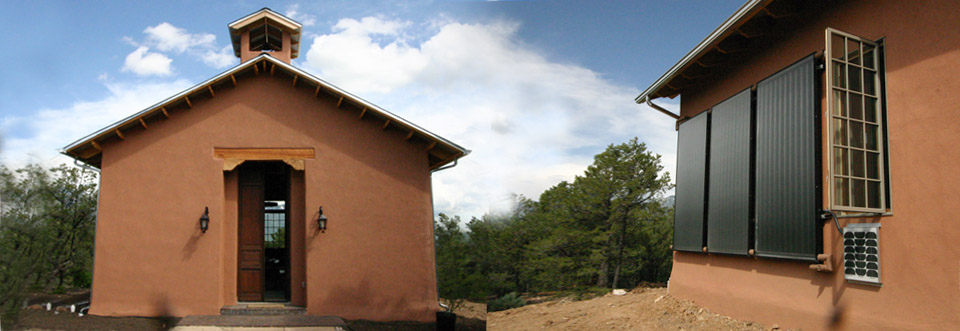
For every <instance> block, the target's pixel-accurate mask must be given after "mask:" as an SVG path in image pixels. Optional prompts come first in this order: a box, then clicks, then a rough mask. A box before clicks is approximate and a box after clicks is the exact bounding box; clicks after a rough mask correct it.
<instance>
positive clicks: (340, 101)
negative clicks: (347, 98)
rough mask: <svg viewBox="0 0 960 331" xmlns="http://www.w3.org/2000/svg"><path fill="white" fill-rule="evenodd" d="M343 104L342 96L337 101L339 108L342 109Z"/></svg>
mask: <svg viewBox="0 0 960 331" xmlns="http://www.w3.org/2000/svg"><path fill="white" fill-rule="evenodd" d="M341 104H343V96H342V95H341V96H340V100H337V108H340V105H341Z"/></svg>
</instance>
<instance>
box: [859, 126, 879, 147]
mask: <svg viewBox="0 0 960 331" xmlns="http://www.w3.org/2000/svg"><path fill="white" fill-rule="evenodd" d="M878 128H879V127H878V126H876V125H873V124H867V125H866V126H865V131H864V132H863V135H864V136H865V138H866V140H867V145H866V148H867V149H869V150H871V151H879V150H880V149H879V148H878V147H879V146H877V132H878V130H877V129H878Z"/></svg>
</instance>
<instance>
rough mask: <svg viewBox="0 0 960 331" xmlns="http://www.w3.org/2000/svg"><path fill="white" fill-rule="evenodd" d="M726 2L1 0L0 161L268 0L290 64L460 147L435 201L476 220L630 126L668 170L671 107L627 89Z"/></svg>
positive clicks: (197, 57) (169, 74)
mask: <svg viewBox="0 0 960 331" xmlns="http://www.w3.org/2000/svg"><path fill="white" fill-rule="evenodd" d="M741 4H742V2H741V1H649V2H635V1H630V2H628V1H500V2H486V1H439V2H438V1H403V2H398V1H323V2H302V3H301V2H275V1H266V2H253V1H240V2H214V1H209V2H196V1H194V2H177V1H169V2H142V3H141V2H74V1H63V2H39V1H38V2H12V3H7V4H5V10H4V13H3V14H0V15H2V20H0V22H2V23H0V27H3V31H6V32H7V33H4V34H0V42H2V43H3V44H4V45H7V51H5V52H2V53H0V58H2V59H3V60H4V61H3V62H2V63H4V69H2V71H3V73H4V75H3V76H2V77H3V78H0V137H2V146H0V157H2V161H3V162H4V163H6V164H8V165H9V166H14V167H16V166H20V165H22V164H25V163H27V162H40V163H43V164H47V165H52V164H56V163H60V162H68V161H69V160H68V159H66V158H65V157H62V156H57V150H58V149H59V148H60V147H63V146H64V145H67V144H68V143H70V142H72V141H74V140H76V139H78V138H81V137H83V136H84V135H86V134H87V133H90V132H93V131H95V130H97V129H99V128H101V127H103V126H106V125H108V124H110V123H112V122H114V121H116V120H119V119H121V118H123V117H124V116H126V115H129V114H132V113H134V112H137V111H139V110H140V109H142V108H144V107H146V106H149V105H151V104H153V103H155V102H157V101H159V100H161V99H163V98H165V97H167V96H169V95H172V94H174V93H176V92H178V91H180V90H183V89H185V88H187V87H190V86H192V85H193V84H196V83H198V82H200V81H203V80H205V79H207V78H209V77H211V76H213V75H216V74H217V73H219V72H222V71H224V70H226V69H228V68H229V67H231V66H233V65H236V64H237V62H238V61H237V60H236V59H235V58H233V56H232V52H231V51H230V49H229V48H228V46H229V45H230V44H229V36H228V34H227V27H226V25H227V23H229V22H231V21H233V20H234V19H237V18H239V17H242V16H244V15H246V14H249V13H251V12H254V11H256V10H258V9H260V8H262V7H270V8H272V9H273V10H275V11H277V12H280V13H283V14H287V15H289V16H291V17H292V18H294V19H296V20H298V21H300V22H301V23H302V24H303V25H304V29H303V30H304V35H303V37H302V41H301V43H302V44H301V53H300V58H298V59H296V60H294V65H297V66H299V67H301V68H304V69H306V70H307V71H309V72H311V73H313V74H315V75H317V76H319V77H321V78H323V79H326V80H328V81H330V82H332V83H334V84H337V85H338V86H340V87H343V88H345V89H347V90H348V91H351V92H353V93H354V94H357V95H359V96H361V97H363V98H365V99H367V100H369V101H372V102H374V103H377V104H379V105H381V106H383V107H385V108H387V109H389V110H391V111H392V112H394V113H397V114H399V115H400V116H403V117H405V118H407V119H409V120H412V121H413V122H415V123H417V124H420V125H421V126H423V127H425V128H427V129H428V130H431V131H433V132H435V133H437V134H440V135H442V136H444V137H446V138H448V139H451V140H453V141H455V142H458V143H460V144H462V145H464V146H466V147H467V148H470V149H472V150H473V151H474V154H473V155H470V156H468V157H467V158H466V159H464V160H463V162H461V163H460V166H458V167H457V168H454V169H451V170H446V171H444V172H440V173H437V174H435V175H434V190H435V196H436V198H435V199H436V201H435V203H436V209H437V211H438V212H447V213H451V214H457V215H461V216H463V217H467V218H468V217H469V216H480V215H481V214H482V213H484V212H488V211H491V210H493V211H495V210H499V209H503V208H506V207H507V206H509V202H510V194H512V193H518V194H524V195H527V196H530V197H533V198H536V197H537V196H538V195H539V193H540V192H541V191H542V190H544V189H546V188H549V187H550V186H552V185H554V184H556V183H557V182H559V181H560V180H570V179H572V178H573V176H575V175H577V174H580V173H582V171H583V170H584V169H585V168H586V166H587V165H588V164H589V163H590V162H591V161H592V156H593V155H594V154H596V153H599V152H600V151H602V150H603V149H604V148H605V146H606V145H609V144H612V143H620V142H624V141H626V140H628V139H630V138H632V137H634V136H639V137H640V139H641V140H642V141H646V142H647V143H648V145H649V146H650V148H651V149H653V150H654V151H655V152H657V153H660V154H662V155H663V157H664V165H665V168H667V170H668V171H671V172H673V169H674V168H675V156H674V154H675V148H676V146H675V141H676V133H675V132H674V131H673V129H672V123H671V121H670V120H669V119H668V118H666V117H665V116H662V115H659V114H657V113H656V112H653V111H651V110H649V109H647V108H646V107H645V106H641V105H636V104H634V103H633V102H632V98H633V97H635V96H636V95H637V94H639V91H640V90H641V89H643V88H645V87H647V86H648V85H649V84H650V83H652V82H653V81H654V80H655V79H656V78H657V77H659V75H661V74H662V73H663V72H664V71H666V70H667V69H668V68H669V67H670V66H671V65H673V64H674V63H676V61H678V60H679V59H680V57H682V56H683V55H684V54H686V52H687V51H689V50H690V49H691V48H692V47H693V46H695V45H696V44H697V43H698V42H700V41H701V40H702V39H703V38H704V37H705V36H706V35H707V34H709V33H710V32H711V31H712V30H713V29H714V28H716V27H717V26H718V25H719V24H720V23H721V22H722V21H723V20H724V19H726V18H727V17H728V16H729V15H731V14H732V13H733V12H734V11H735V10H736V9H737V8H738V7H739V6H740V5H741ZM676 102H677V101H676V100H664V101H663V103H664V104H665V105H667V107H673V108H674V109H675V108H676V107H677V105H676Z"/></svg>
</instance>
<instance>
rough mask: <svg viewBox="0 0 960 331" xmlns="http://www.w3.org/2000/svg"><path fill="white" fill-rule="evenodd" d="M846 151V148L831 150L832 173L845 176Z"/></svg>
mask: <svg viewBox="0 0 960 331" xmlns="http://www.w3.org/2000/svg"><path fill="white" fill-rule="evenodd" d="M847 151H848V149H846V148H836V147H834V148H833V172H835V173H837V174H840V175H846V174H847V165H848V164H849V163H848V162H847Z"/></svg>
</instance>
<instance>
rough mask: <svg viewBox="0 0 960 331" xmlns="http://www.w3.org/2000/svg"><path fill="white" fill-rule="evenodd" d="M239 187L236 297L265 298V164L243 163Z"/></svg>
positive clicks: (252, 299) (256, 299)
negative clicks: (245, 164) (263, 166)
mask: <svg viewBox="0 0 960 331" xmlns="http://www.w3.org/2000/svg"><path fill="white" fill-rule="evenodd" d="M239 191H240V199H239V200H240V222H239V223H240V224H239V227H240V231H239V235H238V236H237V237H238V240H239V242H238V245H237V246H238V248H239V253H238V254H239V256H238V258H237V261H238V263H237V264H238V269H239V270H237V300H239V301H263V271H264V268H263V265H264V262H263V258H264V256H263V200H264V199H263V198H264V171H263V168H261V167H257V166H256V165H247V166H244V167H241V168H240V190H239Z"/></svg>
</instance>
